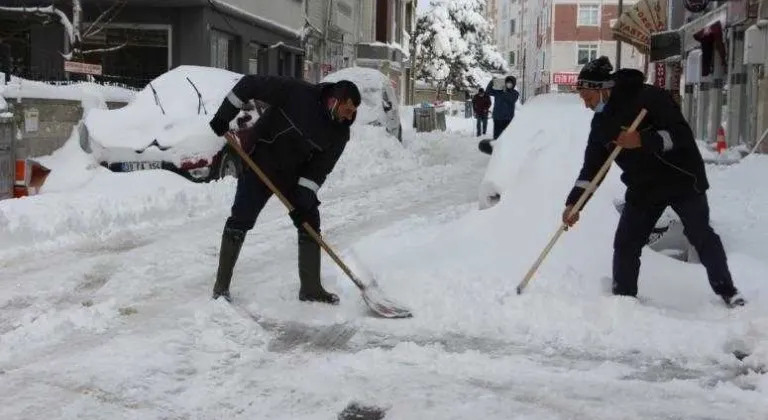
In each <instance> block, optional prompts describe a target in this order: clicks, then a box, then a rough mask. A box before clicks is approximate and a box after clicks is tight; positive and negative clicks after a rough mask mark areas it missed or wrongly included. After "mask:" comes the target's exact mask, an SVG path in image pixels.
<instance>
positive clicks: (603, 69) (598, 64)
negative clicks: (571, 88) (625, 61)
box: [576, 55, 613, 89]
mask: <svg viewBox="0 0 768 420" xmlns="http://www.w3.org/2000/svg"><path fill="white" fill-rule="evenodd" d="M612 71H613V66H612V65H611V61H610V60H609V59H608V57H606V56H604V55H603V56H600V57H598V58H596V59H594V60H592V61H590V62H589V63H587V64H585V65H584V68H582V69H581V72H579V78H578V79H577V80H576V87H577V88H578V89H610V88H612V87H613V77H612V76H611V72H612Z"/></svg>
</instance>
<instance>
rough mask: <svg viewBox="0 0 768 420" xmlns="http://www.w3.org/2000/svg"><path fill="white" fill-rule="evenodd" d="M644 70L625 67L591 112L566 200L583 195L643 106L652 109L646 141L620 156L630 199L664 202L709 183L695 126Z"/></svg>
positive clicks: (644, 132) (642, 133) (644, 202)
mask: <svg viewBox="0 0 768 420" xmlns="http://www.w3.org/2000/svg"><path fill="white" fill-rule="evenodd" d="M643 79H644V77H643V73H641V72H640V71H638V70H634V69H622V70H619V71H617V72H616V73H615V75H614V80H615V82H616V84H615V86H614V88H613V89H612V90H611V95H610V98H609V99H608V101H607V102H606V104H605V107H604V109H603V111H602V112H599V113H596V114H595V116H594V117H592V128H591V131H590V133H589V139H588V140H587V147H586V150H585V152H584V164H583V166H582V168H581V172H579V177H578V181H577V182H576V185H575V186H574V188H573V190H572V191H571V193H570V194H569V195H568V198H567V200H566V204H568V205H569V204H574V203H576V201H578V199H579V197H580V196H581V193H582V192H583V190H584V188H586V186H587V185H588V184H589V182H590V181H591V180H592V179H593V178H594V177H595V175H597V172H598V171H599V170H600V167H601V166H602V165H603V163H605V161H606V159H607V158H608V156H609V155H610V153H611V151H612V150H613V148H614V147H615V146H614V144H613V143H612V142H613V141H615V140H616V138H617V137H618V135H619V133H620V132H621V130H622V129H626V128H628V127H629V126H630V125H632V122H633V121H634V120H635V118H636V117H637V114H638V113H639V112H640V110H641V109H642V108H645V109H646V110H647V111H648V114H646V116H645V118H644V119H643V121H642V123H641V124H640V125H639V127H638V131H639V132H640V138H641V141H642V147H639V148H637V149H624V150H622V151H621V152H619V154H618V156H617V157H616V164H617V165H618V166H619V167H620V168H621V169H622V171H623V173H622V175H621V180H622V182H624V184H625V185H626V186H627V192H626V201H627V202H632V203H635V204H637V205H649V204H664V203H668V202H669V201H670V200H672V199H674V198H677V197H681V196H685V195H692V194H696V193H703V192H704V191H706V190H707V189H708V188H709V183H708V181H707V174H706V170H705V168H704V161H703V160H702V157H701V152H700V151H699V149H698V147H697V145H696V141H695V140H694V136H693V132H692V131H691V128H690V126H689V125H688V122H687V121H686V120H685V117H683V114H682V112H681V110H680V106H679V105H678V104H677V102H675V100H674V98H673V97H672V95H671V94H670V93H669V92H667V91H665V90H663V89H661V88H658V87H656V86H651V85H648V84H645V83H644V82H643Z"/></svg>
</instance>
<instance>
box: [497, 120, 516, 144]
mask: <svg viewBox="0 0 768 420" xmlns="http://www.w3.org/2000/svg"><path fill="white" fill-rule="evenodd" d="M511 122H512V120H499V119H496V118H494V119H493V139H494V140H496V139H498V138H499V136H500V135H501V133H503V132H504V129H505V128H507V126H508V125H509V123H511Z"/></svg>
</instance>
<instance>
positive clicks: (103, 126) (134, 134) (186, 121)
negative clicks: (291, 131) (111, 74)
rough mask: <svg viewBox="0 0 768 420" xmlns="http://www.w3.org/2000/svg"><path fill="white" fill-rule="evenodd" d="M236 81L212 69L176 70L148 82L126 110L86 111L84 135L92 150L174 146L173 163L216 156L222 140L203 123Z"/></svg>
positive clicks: (228, 73)
mask: <svg viewBox="0 0 768 420" xmlns="http://www.w3.org/2000/svg"><path fill="white" fill-rule="evenodd" d="M241 77H242V74H239V73H234V72H231V71H227V70H222V69H217V68H212V67H199V66H179V67H177V68H175V69H173V70H171V71H168V72H167V73H164V74H162V75H160V76H159V77H157V78H156V79H154V80H153V81H152V82H150V84H148V85H147V86H146V87H145V88H144V89H143V90H142V91H141V92H138V93H137V94H136V95H135V96H134V98H133V100H132V101H131V102H130V103H129V104H128V105H126V106H125V107H123V108H119V109H113V110H106V109H93V110H91V111H90V112H89V113H88V115H87V116H86V117H85V119H84V122H85V125H86V127H87V128H88V134H89V137H90V139H91V140H92V141H93V142H95V143H97V145H96V149H100V148H104V149H110V150H120V149H123V150H142V149H144V148H146V147H147V146H149V145H150V144H152V142H154V141H155V140H157V143H158V144H159V145H160V146H162V147H173V149H172V153H171V155H173V156H175V157H177V158H178V159H183V158H189V157H190V156H184V155H188V154H194V155H212V154H215V153H216V152H217V151H218V150H220V149H221V147H222V146H223V144H224V140H223V139H222V138H221V137H218V136H216V135H215V134H214V133H213V131H211V129H210V126H209V125H208V122H209V121H210V120H211V118H212V117H213V115H214V114H215V113H216V110H217V109H218V108H219V105H221V101H222V100H223V99H224V97H225V96H226V94H227V93H228V92H229V91H230V90H231V89H232V87H233V86H234V85H235V83H237V81H238V80H239V79H240V78H241ZM190 81H191V82H192V83H190ZM193 83H194V87H193V86H192V84H193ZM195 87H196V88H197V90H198V91H200V95H201V97H202V105H199V103H200V101H199V99H198V94H197V91H195ZM152 88H154V90H155V92H157V99H156V98H155V94H154V93H153V90H152ZM161 107H162V108H161ZM198 107H199V109H198ZM163 111H165V113H163ZM206 111H207V114H206ZM99 146H101V147H99Z"/></svg>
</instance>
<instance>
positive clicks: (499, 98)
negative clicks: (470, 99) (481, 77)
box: [485, 76, 520, 140]
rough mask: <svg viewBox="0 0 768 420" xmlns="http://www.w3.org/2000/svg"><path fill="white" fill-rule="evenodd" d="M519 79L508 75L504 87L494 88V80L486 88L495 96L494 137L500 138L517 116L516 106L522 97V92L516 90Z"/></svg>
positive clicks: (489, 93)
mask: <svg viewBox="0 0 768 420" xmlns="http://www.w3.org/2000/svg"><path fill="white" fill-rule="evenodd" d="M516 85H517V79H516V78H515V76H507V77H506V79H504V88H503V89H494V88H493V80H491V81H490V82H489V83H488V86H487V87H486V88H485V90H486V91H487V92H488V95H490V96H493V97H494V98H495V101H494V103H493V139H494V140H496V139H498V138H499V136H500V135H501V133H502V132H503V131H504V129H505V128H507V126H508V125H509V123H510V122H512V118H515V106H516V105H517V100H518V99H519V98H520V93H519V92H518V91H516V90H515V86H516Z"/></svg>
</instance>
